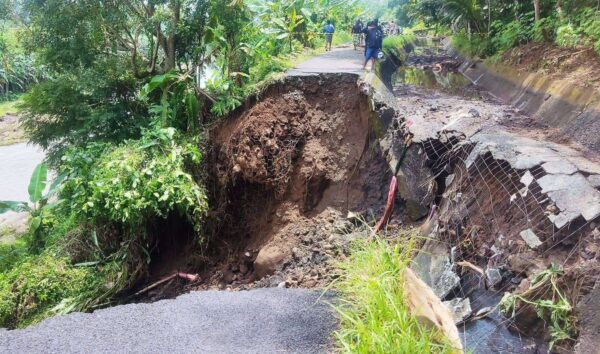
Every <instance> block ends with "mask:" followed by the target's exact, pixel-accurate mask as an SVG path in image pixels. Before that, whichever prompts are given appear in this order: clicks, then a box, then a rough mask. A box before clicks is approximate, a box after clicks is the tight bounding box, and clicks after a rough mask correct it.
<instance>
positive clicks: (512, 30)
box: [492, 20, 532, 52]
mask: <svg viewBox="0 0 600 354" xmlns="http://www.w3.org/2000/svg"><path fill="white" fill-rule="evenodd" d="M494 29H495V30H496V31H497V34H496V35H495V36H494V37H492V44H493V46H494V51H495V52H504V51H506V50H508V49H510V48H512V47H514V46H516V45H519V44H521V43H525V42H527V41H529V40H530V39H531V29H532V27H531V26H528V25H527V24H526V23H524V21H522V20H520V21H511V22H509V23H507V24H504V23H501V22H495V23H494Z"/></svg>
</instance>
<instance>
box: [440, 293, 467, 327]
mask: <svg viewBox="0 0 600 354" xmlns="http://www.w3.org/2000/svg"><path fill="white" fill-rule="evenodd" d="M442 303H443V304H444V305H446V307H448V309H449V310H450V312H451V313H452V317H454V323H456V324H458V323H461V322H463V321H464V320H466V319H467V318H468V317H469V316H471V314H472V313H473V310H472V309H471V300H469V298H459V297H457V298H455V299H452V300H450V301H443V302H442Z"/></svg>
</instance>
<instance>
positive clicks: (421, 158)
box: [0, 53, 600, 353]
mask: <svg viewBox="0 0 600 354" xmlns="http://www.w3.org/2000/svg"><path fill="white" fill-rule="evenodd" d="M334 54H335V53H334ZM351 54H352V53H351ZM447 60H448V58H446V57H444V58H443V60H442V61H441V62H443V61H447ZM425 65H429V64H425ZM417 66H418V64H414V65H413V66H412V67H413V68H416V69H417V70H416V71H413V72H412V73H411V74H410V75H412V76H411V77H415V76H416V75H417V74H418V73H420V70H425V71H427V70H429V69H431V66H430V68H429V69H427V68H425V69H424V68H422V67H417ZM440 67H442V71H451V70H450V69H448V68H449V67H452V68H455V67H458V65H453V64H452V65H449V66H448V67H446V68H445V67H443V66H441V65H440ZM402 70H403V71H402V72H400V76H401V78H400V79H398V75H395V76H394V75H389V76H386V77H390V78H391V81H390V82H388V83H387V86H386V84H384V83H383V82H381V81H380V80H379V79H378V78H377V77H376V76H375V75H372V74H370V75H367V76H366V77H360V75H358V74H354V73H341V74H319V75H317V74H309V75H306V74H303V75H301V76H289V77H287V78H286V79H284V80H283V82H280V83H276V84H274V85H272V86H270V87H269V88H267V89H266V90H265V91H264V92H263V93H262V94H261V95H259V96H257V97H254V98H252V99H250V100H249V101H248V102H247V104H246V105H245V106H244V107H242V108H240V109H239V110H238V111H237V112H235V113H234V114H233V115H232V116H231V117H230V118H229V119H227V120H226V121H224V122H223V123H221V124H219V125H218V126H215V127H214V128H213V129H212V130H211V133H210V144H209V145H210V154H209V159H210V160H209V162H210V163H209V165H210V167H211V170H210V171H209V174H210V177H209V182H210V183H209V185H210V186H211V193H212V201H211V202H212V203H211V204H212V205H213V206H214V210H213V212H212V215H215V216H216V217H215V218H214V220H213V221H212V222H211V223H210V225H208V227H209V228H208V229H207V230H209V231H211V233H212V234H213V237H212V238H211V239H212V240H213V241H211V244H210V248H209V250H210V251H209V252H208V253H207V254H206V256H205V257H204V258H203V259H202V262H201V265H199V266H197V268H196V270H197V271H198V272H199V273H200V278H201V279H202V280H201V281H200V282H199V283H194V284H190V285H187V286H186V287H185V288H183V289H179V291H182V290H184V291H189V290H206V289H221V290H230V291H232V293H230V292H223V291H221V292H212V291H209V292H204V293H194V294H190V295H184V296H180V297H178V298H177V299H175V300H167V301H161V302H157V303H154V304H149V305H125V306H120V307H115V308H111V309H106V310H101V311H97V312H96V313H94V314H91V315H83V314H72V315H68V316H65V317H62V318H57V319H51V320H48V321H46V322H44V323H42V324H40V325H39V326H37V327H32V328H28V329H25V330H19V331H10V332H0V346H1V347H2V348H10V349H11V350H12V351H15V350H16V351H18V350H19V349H22V348H25V347H23V345H30V348H34V349H33V350H32V351H36V350H37V349H36V348H42V350H40V351H43V343H44V341H46V343H49V339H48V338H50V337H51V334H50V333H49V331H50V328H51V327H52V326H58V327H57V328H61V330H62V331H64V333H70V332H71V331H73V332H75V331H77V330H75V329H74V328H73V326H79V327H81V328H88V330H89V331H92V330H94V329H95V330H99V332H97V333H101V334H100V337H101V338H103V340H105V341H110V340H111V337H110V334H111V333H112V332H111V329H110V327H111V325H110V324H109V323H105V322H106V321H103V322H102V321H101V322H102V323H101V324H100V325H99V326H100V327H101V328H99V327H98V326H96V325H94V323H97V321H100V320H99V319H98V318H100V317H102V318H105V319H108V320H109V321H108V322H111V321H117V319H118V318H123V316H129V315H128V314H127V313H130V314H131V316H129V317H130V318H132V319H133V322H136V321H137V320H136V319H140V320H143V318H146V317H148V316H150V317H152V316H154V315H156V311H159V312H161V313H162V315H156V316H157V317H156V318H158V319H159V320H160V318H162V317H160V316H164V311H163V310H161V307H160V306H162V305H161V304H163V305H165V306H167V307H169V308H180V306H184V305H185V306H189V307H188V308H189V309H190V311H204V312H207V313H209V312H210V313H212V312H214V313H216V314H218V316H223V317H218V316H216V315H215V316H210V315H207V319H206V321H207V322H206V323H207V327H206V328H204V329H202V331H208V332H207V333H208V334H207V335H208V337H206V338H204V337H203V339H201V341H197V340H195V339H194V340H192V339H190V338H191V337H192V334H191V333H192V332H189V333H188V332H186V331H182V332H181V333H182V334H184V333H188V334H189V335H187V336H180V337H177V338H179V339H178V340H181V341H185V340H187V341H191V342H193V343H191V344H190V345H191V346H192V347H191V348H196V349H197V350H198V349H200V348H205V349H206V348H209V347H207V346H206V345H208V344H207V343H209V344H210V345H218V343H220V341H221V342H222V341H231V342H232V343H238V342H239V343H238V344H239V346H237V347H235V348H233V347H227V348H226V347H225V346H223V347H220V349H219V348H217V347H210V348H212V349H214V350H215V351H221V352H223V351H225V352H244V350H243V348H245V349H248V351H250V352H252V351H255V352H258V351H262V352H267V351H271V352H273V351H286V352H319V351H330V350H331V348H332V347H331V342H330V341H329V339H328V338H329V335H330V332H331V330H332V329H333V327H334V322H335V321H334V320H333V314H332V313H331V312H328V311H326V309H327V308H328V307H327V306H325V307H324V306H322V305H323V304H322V302H321V305H315V306H313V305H312V304H315V303H316V301H317V300H316V298H317V296H316V294H319V293H320V291H321V290H316V291H314V292H311V291H306V290H302V289H287V290H283V289H269V290H267V289H263V290H255V291H250V292H242V293H236V292H235V291H237V290H250V289H255V288H264V287H279V288H309V289H310V288H321V287H322V286H324V285H326V284H329V283H330V282H331V281H332V280H333V279H334V278H335V272H334V271H333V263H334V262H335V261H336V260H338V259H339V258H341V257H343V256H344V254H346V253H347V252H348V246H349V244H350V243H351V242H352V241H353V240H355V239H357V238H366V237H368V235H369V229H368V228H364V227H362V226H361V224H360V223H356V222H355V221H353V220H351V219H356V217H357V216H360V217H361V218H363V219H365V220H367V221H373V220H375V219H376V218H377V217H378V216H380V215H381V214H382V212H383V207H384V205H385V198H386V195H387V188H388V183H389V181H390V178H391V176H392V174H393V172H392V171H396V170H398V171H399V172H398V173H397V177H398V181H399V193H398V195H397V199H398V200H397V205H398V207H397V208H396V210H395V212H394V214H393V215H392V219H391V222H390V223H389V225H388V231H389V233H391V234H393V232H394V230H395V229H399V228H403V227H411V226H412V227H419V229H420V231H421V232H422V233H423V234H424V235H425V236H427V237H428V241H427V242H426V243H425V246H424V247H423V249H422V250H421V252H419V254H418V255H417V256H416V258H415V261H414V265H413V269H414V270H415V272H416V273H418V274H419V276H420V278H421V279H422V280H424V281H425V282H426V283H428V285H429V286H431V288H432V289H433V290H434V292H435V293H436V295H438V296H439V298H440V299H441V300H444V301H446V302H447V305H448V306H449V307H450V308H451V309H452V310H453V312H454V315H455V320H456V322H457V323H458V324H459V325H458V327H459V332H460V333H461V336H462V339H463V343H464V344H465V349H466V350H472V351H473V352H475V353H487V352H515V353H516V352H531V353H537V352H544V351H547V349H548V342H549V340H550V337H549V331H548V326H545V325H544V320H542V319H540V318H538V317H537V316H536V313H535V309H534V308H532V307H531V306H529V307H528V306H522V307H519V308H517V309H516V310H515V314H516V317H515V319H514V320H508V319H506V318H505V317H503V316H502V315H501V314H500V313H499V308H498V304H499V302H500V298H501V297H502V296H503V295H504V293H505V292H508V293H513V292H526V291H528V289H530V287H531V283H532V281H533V279H534V278H535V276H536V274H539V273H540V272H542V271H544V270H545V269H547V268H548V267H550V266H551V265H552V264H556V265H559V266H560V267H561V277H560V278H559V279H560V280H559V281H560V287H561V289H568V292H567V293H565V296H567V297H568V299H569V301H571V303H577V304H579V305H578V311H576V312H575V313H576V314H577V316H578V320H579V322H578V323H579V324H580V343H579V344H578V346H576V347H575V348H577V350H579V351H581V352H582V353H585V352H587V351H586V350H587V348H588V347H587V346H589V345H592V346H593V345H594V344H593V340H594V336H593V335H594V334H595V333H597V330H598V321H597V320H596V319H595V318H594V317H593V316H594V315H593V314H595V313H597V312H598V307H597V306H596V305H597V304H596V303H595V301H594V297H593V295H592V294H593V293H594V292H598V290H597V289H596V290H593V289H594V286H595V282H596V279H597V271H598V270H599V268H600V262H599V261H598V257H600V232H599V231H598V227H597V225H598V224H600V165H598V164H597V163H595V162H593V161H591V160H590V159H588V158H586V155H585V152H580V151H579V150H577V149H575V148H572V147H569V146H565V145H561V144H557V143H552V142H546V141H545V140H544V137H545V135H544V134H545V133H544V132H545V128H544V127H543V126H539V125H538V124H537V123H536V121H535V120H534V119H532V118H529V117H526V116H523V115H522V114H521V113H520V112H518V111H515V110H514V109H513V108H512V107H509V106H505V105H503V104H501V103H499V102H498V101H496V100H495V99H493V98H491V97H488V96H486V94H485V92H481V91H480V90H479V89H478V88H476V87H473V86H472V85H464V87H462V88H461V90H465V91H468V92H465V93H467V94H465V95H456V94H457V92H456V91H453V92H450V93H448V92H447V91H445V90H443V89H440V88H438V87H435V86H430V87H420V86H419V85H418V84H416V83H415V82H410V83H409V82H407V79H406V77H407V71H406V68H404V69H402ZM446 74H447V73H444V72H441V73H439V72H436V73H434V74H433V75H434V79H435V80H437V78H439V79H440V80H442V82H448V80H446V81H443V79H444V78H445V77H446V76H444V75H446ZM426 75H430V77H431V75H432V73H431V72H426ZM436 75H437V76H436ZM461 85H463V84H461ZM389 88H392V90H390V89H389ZM459 93H460V92H459ZM348 215H350V216H352V218H351V219H349V218H348ZM170 271H171V269H168V270H165V272H170ZM596 288H598V287H596ZM157 291H158V293H157V294H154V295H153V294H149V296H150V297H152V296H154V298H160V297H161V294H160V290H157ZM203 294H205V295H203ZM254 294H258V295H257V298H260V299H262V300H261V301H254V300H253V296H254ZM283 294H289V299H292V300H290V301H287V300H285V299H282V296H283V297H286V296H288V295H283ZM270 296H273V299H279V300H277V301H280V303H276V302H271V300H268V299H267V298H268V297H270ZM205 297H209V298H210V299H209V300H206V299H204V298H205ZM225 298H227V299H225ZM232 299H233V300H232ZM235 299H237V300H235ZM240 299H241V300H240ZM205 300H206V301H208V302H207V304H209V305H210V306H209V307H206V306H205V307H203V309H198V308H197V307H198V306H201V303H202V302H203V301H205ZM238 300H239V301H238ZM263 300H264V301H263ZM286 301H287V302H286ZM308 303H311V305H308ZM225 305H227V306H225ZM281 306H284V307H281ZM579 306H582V307H581V308H580V307H579ZM586 306H587V307H586ZM225 308H227V309H230V310H231V309H234V310H232V311H240V315H236V314H234V313H231V314H230V315H231V316H241V318H238V319H237V320H239V321H238V322H239V323H240V326H241V327H243V326H245V325H244V323H246V321H251V322H252V321H253V320H252V319H249V318H246V316H243V315H242V313H246V312H247V313H249V314H251V315H252V314H258V313H263V314H269V313H273V314H276V315H277V316H276V317H277V319H276V320H275V321H272V323H271V322H269V320H268V319H267V317H268V316H266V317H265V318H264V319H263V320H260V318H262V317H260V316H259V317H255V320H254V322H256V321H263V323H264V326H265V327H266V330H265V333H278V334H274V335H273V336H271V338H270V339H265V337H264V336H262V337H261V336H258V337H256V338H255V339H253V338H252V337H253V335H252V334H251V335H249V336H248V335H246V334H248V333H249V332H247V331H242V329H240V328H241V327H240V326H233V327H230V328H229V327H228V328H229V329H228V330H227V331H228V332H231V333H237V334H239V336H240V337H239V338H242V339H243V341H241V342H240V341H238V340H237V339H235V338H233V339H232V338H230V337H231V336H228V335H227V334H226V333H223V332H222V331H225V327H226V326H225V327H224V326H222V322H223V321H225V318H227V314H226V313H225V312H223V311H221V310H223V309H225ZM584 308H585V309H586V310H582V309H584ZM119 309H122V310H119ZM235 309H237V310H235ZM153 313H154V315H152V314H153ZM177 313H178V312H177ZM590 314H591V315H590ZM177 316H179V315H177ZM182 316H183V315H182ZM70 317H71V318H73V319H76V320H75V321H73V322H70V320H69V318H70ZM250 317H252V316H250ZM178 318H180V319H181V321H179V322H178V323H171V322H167V323H170V324H169V326H175V327H177V328H180V329H181V328H187V327H186V326H187V325H188V324H189V325H190V326H191V322H194V321H195V320H194V318H192V317H190V316H183V317H178ZM284 318H287V319H288V320H283V319H284ZM297 318H300V319H302V321H293V320H292V321H290V320H289V319H297ZM256 319H258V320H256ZM148 321H149V322H152V321H153V320H152V319H151V318H148ZM286 321H288V322H293V323H294V325H288V323H284V322H286ZM313 321H315V323H320V324H323V326H317V327H318V328H316V327H315V331H308V332H305V331H304V329H303V328H304V327H303V326H304V324H308V323H311V322H313ZM225 322H227V321H225ZM296 322H298V325H297V326H296V325H295V323H296ZM122 323H124V324H125V325H131V324H130V323H129V322H127V321H123V322H122ZM227 323H229V322H227ZM138 327H139V326H138ZM136 328H137V327H136ZM150 328H151V330H150V331H149V332H146V333H155V334H152V335H150V337H149V338H155V339H149V340H148V342H147V344H151V345H156V347H154V348H165V350H166V347H164V346H161V345H162V344H160V343H159V341H160V338H162V337H161V336H160V335H158V334H157V333H159V332H160V331H158V332H157V331H154V330H156V329H157V328H160V326H158V327H157V328H154V326H150ZM152 328H154V329H152ZM190 328H191V327H190ZM211 328H212V329H211ZM215 328H222V330H219V331H217V332H219V333H215V332H214V329H215ZM249 328H250V327H249ZM251 328H254V327H252V326H251ZM138 329H139V332H140V333H141V334H143V332H144V331H145V330H147V329H143V328H138ZM256 330H257V331H259V332H260V329H256ZM152 331H154V332H152ZM303 332H305V333H306V334H307V335H308V334H310V335H311V338H308V337H307V335H302V336H301V337H302V341H300V342H298V343H297V345H295V346H291V345H292V344H293V343H294V341H292V340H291V339H290V342H289V343H284V338H291V337H294V336H296V337H297V336H298V335H301V334H302V333H303ZM317 332H318V333H317ZM244 333H246V334H244ZM274 337H281V340H278V341H273V340H272V338H274ZM239 338H238V339H239ZM257 341H260V343H259V344H260V345H258V344H257V343H258V342H257ZM26 342H27V343H28V344H27V343H26ZM125 342H126V341H124V342H123V343H124V344H123V345H124V348H126V346H127V345H129V344H126V343H125ZM201 342H202V343H201ZM275 342H277V343H275ZM40 343H42V344H40ZM52 343H54V344H52V345H54V346H51V347H48V348H52V350H55V351H72V352H73V351H74V352H77V351H82V352H84V351H86V348H87V349H88V351H89V350H92V348H94V343H93V341H92V342H89V341H83V342H81V343H83V344H82V346H81V347H78V348H75V347H73V346H71V347H68V348H67V347H65V344H64V343H63V344H61V343H60V340H53V341H52ZM65 343H66V342H65ZM290 343H292V344H290ZM38 344H39V345H40V346H38V347H35V346H36V345H38ZM96 344H97V343H96ZM561 344H562V343H561ZM86 345H87V347H86ZM223 345H225V344H223ZM568 345H570V347H568V348H569V349H572V348H573V342H569V344H568ZM142 347H144V346H142ZM69 348H70V349H71V350H69ZM96 348H98V347H96ZM148 348H151V347H148ZM154 348H153V349H154ZM173 348H179V347H177V346H175V347H173ZM189 348H190V347H189V346H188V350H189ZM224 348H225V349H224ZM75 349H77V350H75ZM113 349H114V348H113ZM133 349H135V348H133ZM234 349H235V350H234ZM181 350H182V351H183V350H185V349H184V348H183V347H181ZM50 351H51V350H50ZM149 351H152V350H149ZM158 351H160V349H158Z"/></svg>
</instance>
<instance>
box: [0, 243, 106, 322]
mask: <svg viewBox="0 0 600 354" xmlns="http://www.w3.org/2000/svg"><path fill="white" fill-rule="evenodd" d="M99 286H100V278H98V277H97V276H96V275H94V274H93V273H92V272H91V271H89V270H88V269H86V268H74V267H72V266H70V265H69V264H68V262H67V260H65V259H62V258H56V257H54V256H52V255H49V254H44V255H41V256H38V257H30V258H26V259H24V260H23V261H22V262H21V263H19V264H18V265H16V266H15V267H14V268H12V269H11V270H10V271H8V272H6V273H0V327H9V328H15V327H23V326H26V325H28V324H31V323H35V322H37V321H39V320H41V319H43V318H44V317H47V316H48V315H49V314H52V313H53V308H54V307H55V306H57V305H58V304H59V303H61V302H62V301H64V300H65V299H68V298H72V297H77V296H81V295H82V294H91V293H95V292H96V291H97V290H96V289H97V288H98V287H99Z"/></svg>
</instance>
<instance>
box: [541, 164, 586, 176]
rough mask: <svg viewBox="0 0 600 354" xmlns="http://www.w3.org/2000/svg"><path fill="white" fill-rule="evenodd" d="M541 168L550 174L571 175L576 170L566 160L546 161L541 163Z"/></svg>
mask: <svg viewBox="0 0 600 354" xmlns="http://www.w3.org/2000/svg"><path fill="white" fill-rule="evenodd" d="M542 168H543V169H544V171H546V172H547V173H551V174H563V175H572V174H573V173H575V172H577V171H578V169H577V167H576V166H575V165H573V164H571V163H569V162H567V161H551V162H546V163H545V164H542Z"/></svg>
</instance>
